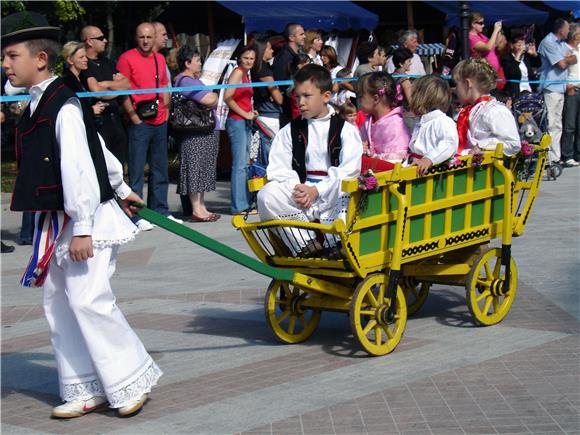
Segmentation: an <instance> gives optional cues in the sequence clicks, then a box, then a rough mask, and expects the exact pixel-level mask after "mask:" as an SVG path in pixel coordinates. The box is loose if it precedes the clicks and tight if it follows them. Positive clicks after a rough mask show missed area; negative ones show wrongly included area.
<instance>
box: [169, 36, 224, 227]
mask: <svg viewBox="0 0 580 435" xmlns="http://www.w3.org/2000/svg"><path fill="white" fill-rule="evenodd" d="M177 63H178V65H179V70H180V71H181V73H180V74H178V75H177V77H175V86H178V87H187V86H203V83H202V82H201V80H199V75H200V73H201V58H200V55H199V53H198V52H197V51H195V50H194V49H193V48H192V47H189V46H187V45H185V46H183V47H181V48H180V49H179V51H178V53H177ZM182 94H183V96H184V97H186V98H189V99H191V100H193V101H195V102H196V103H198V104H201V105H203V106H206V107H215V106H216V104H217V101H218V96H217V94H216V93H214V92H211V91H206V90H203V91H188V92H183V93H182ZM177 141H178V143H179V145H180V146H179V157H180V165H179V184H178V185H177V193H178V194H180V195H189V199H190V201H191V207H192V210H193V213H192V215H191V220H192V221H194V222H215V221H217V220H218V219H219V218H220V217H221V216H220V215H219V214H217V213H212V212H210V211H208V210H207V208H206V207H205V202H204V193H205V192H211V191H212V190H215V188H216V164H217V156H218V149H219V146H218V139H217V136H216V134H215V132H213V131H212V132H210V133H180V134H178V136H177Z"/></svg>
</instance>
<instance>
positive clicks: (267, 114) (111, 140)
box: [3, 12, 580, 244]
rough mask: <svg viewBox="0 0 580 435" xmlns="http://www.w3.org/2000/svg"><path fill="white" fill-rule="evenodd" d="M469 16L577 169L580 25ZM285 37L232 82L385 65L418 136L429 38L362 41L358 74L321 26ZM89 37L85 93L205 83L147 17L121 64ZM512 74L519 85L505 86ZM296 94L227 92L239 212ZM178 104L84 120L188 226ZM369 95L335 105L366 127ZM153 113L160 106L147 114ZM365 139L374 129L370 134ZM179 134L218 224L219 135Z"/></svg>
mask: <svg viewBox="0 0 580 435" xmlns="http://www.w3.org/2000/svg"><path fill="white" fill-rule="evenodd" d="M469 22H470V31H469V41H468V43H469V52H470V56H471V58H472V59H484V60H485V61H486V62H487V63H488V64H489V65H490V66H491V68H492V69H493V70H494V71H495V73H496V74H497V77H498V78H499V79H500V81H499V82H498V85H497V87H496V89H495V90H494V91H493V94H494V96H495V97H496V98H497V99H498V100H500V101H502V102H504V103H506V105H507V106H508V107H510V105H511V104H512V103H513V101H516V100H517V99H519V98H521V97H522V95H525V94H532V93H538V94H541V95H542V96H543V100H544V102H545V105H546V109H547V130H548V132H549V133H550V134H551V136H552V147H551V159H552V161H556V162H560V163H561V164H562V165H563V166H566V167H572V166H578V165H579V163H578V162H579V161H580V132H579V131H578V130H579V129H580V82H579V80H580V71H579V70H580V68H579V67H578V63H577V62H578V58H579V55H580V53H579V42H580V26H579V25H578V24H577V23H569V22H568V21H566V20H564V19H557V20H556V21H555V23H554V25H553V27H552V29H551V32H549V33H548V34H547V35H546V36H545V37H544V38H543V39H542V40H541V42H540V44H539V45H538V47H537V48H536V44H535V42H534V39H533V31H532V32H530V29H529V28H522V29H517V28H513V29H511V31H510V32H509V33H508V34H507V35H506V34H505V32H506V29H505V27H504V26H503V25H502V22H501V21H498V22H496V23H494V24H493V26H492V31H491V34H489V36H487V35H486V31H485V29H486V22H485V17H484V16H483V15H482V14H480V13H477V12H474V13H472V14H471V16H470V21H469ZM532 30H533V29H532ZM283 37H284V39H285V44H284V45H283V46H282V47H281V48H279V49H278V50H277V53H274V46H273V44H272V39H267V38H260V37H258V38H252V39H251V40H250V42H249V44H248V45H246V46H244V47H240V48H239V49H238V50H237V52H236V53H235V58H236V59H237V67H236V68H235V69H234V70H233V72H232V73H231V74H230V75H229V79H228V83H229V84H244V83H250V82H252V81H254V82H258V81H263V82H272V81H278V80H290V79H291V78H292V77H293V76H294V74H296V72H297V71H298V70H299V69H300V68H301V67H303V66H304V65H307V64H317V65H321V66H323V67H324V68H326V69H327V70H328V71H329V72H330V74H331V77H332V78H333V79H335V78H338V79H349V78H361V77H365V75H368V74H369V73H375V72H378V71H382V72H384V73H385V74H387V75H388V77H389V83H391V81H392V87H393V90H394V94H393V95H392V98H389V104H390V105H391V106H392V107H391V106H389V108H388V110H387V112H393V114H396V115H397V116H399V115H400V118H401V119H402V120H403V121H404V123H403V125H404V128H405V131H406V133H405V134H402V133H401V131H400V128H398V129H397V131H398V133H400V134H402V135H403V136H405V137H406V139H407V141H408V139H409V137H410V135H411V133H412V132H413V129H414V126H415V124H416V123H417V121H418V118H417V117H416V115H415V114H413V112H412V110H411V108H412V106H413V101H414V96H413V86H412V83H413V81H414V80H415V79H416V78H417V77H421V76H424V75H425V74H426V69H425V65H424V63H423V61H422V59H421V57H420V56H419V55H418V53H417V47H418V45H419V34H418V33H417V32H416V31H414V30H405V31H402V32H400V36H399V38H398V40H397V45H396V46H395V47H388V48H387V47H382V46H380V45H379V44H378V43H377V42H376V40H372V39H370V40H368V41H363V42H360V43H359V44H358V46H357V47H356V58H357V63H358V66H356V69H355V70H354V73H352V72H351V71H352V70H351V69H350V68H349V67H348V66H347V65H341V64H340V62H339V57H338V54H337V50H336V49H335V47H333V46H332V45H325V44H324V34H323V33H322V32H321V31H319V30H316V29H304V27H303V26H302V25H300V24H298V23H289V24H288V25H287V26H286V29H285V31H284V33H283ZM79 39H80V40H79V41H70V42H68V43H66V44H65V45H64V48H63V52H62V57H63V59H64V62H65V69H64V73H63V79H64V81H65V83H66V84H67V86H69V87H70V88H72V89H73V90H75V91H77V92H83V91H91V92H99V91H116V90H127V89H136V90H138V89H149V88H162V87H166V86H172V85H175V86H194V85H201V84H202V82H201V81H200V80H199V76H200V72H201V69H202V61H203V59H201V57H200V55H199V53H197V52H196V51H195V50H193V49H192V48H191V47H189V46H187V45H185V46H182V47H180V48H179V49H178V50H175V51H174V53H173V56H174V58H172V64H174V65H175V66H176V67H177V69H178V71H177V72H178V74H177V75H176V76H175V77H172V76H171V71H170V69H169V68H168V61H167V60H166V57H165V56H164V55H163V54H162V53H163V52H164V51H165V50H164V49H165V47H166V44H167V40H168V37H167V31H166V29H165V26H164V25H163V24H162V23H158V22H156V23H141V24H139V25H138V26H137V28H136V30H135V48H133V49H130V50H128V51H126V52H124V53H122V54H121V56H120V57H119V59H118V61H117V62H113V61H112V60H110V59H108V58H107V57H105V55H104V52H105V48H106V46H107V43H108V41H107V39H106V37H105V34H104V33H103V31H102V30H101V29H100V28H99V27H96V26H86V27H84V28H83V29H82V31H81V33H80V35H79ZM451 39H452V38H449V39H448V40H451ZM276 48H278V47H276ZM443 65H444V66H446V67H449V68H448V70H449V71H450V69H451V68H452V67H453V65H449V64H445V62H443ZM391 74H393V76H391ZM504 78H505V79H507V80H508V81H507V82H505V81H502V79H504ZM538 78H539V79H540V80H544V81H547V82H543V83H540V85H539V86H538V85H536V84H534V83H528V82H527V81H528V80H532V81H533V80H536V79H538ZM385 80H386V79H385ZM509 80H514V82H510V81H509ZM563 80H564V81H565V80H569V81H570V82H568V83H565V82H563ZM364 83H367V85H366V86H367V88H366V89H369V86H370V87H371V88H372V86H371V85H369V84H368V81H366V82H364ZM3 85H4V83H3ZM389 87H390V86H389ZM360 89H361V87H360V86H359V87H358V90H359V91H360ZM293 95H294V89H293V87H288V86H266V87H257V88H253V87H250V86H247V87H237V88H228V89H227V90H226V91H225V93H224V102H225V104H227V106H228V108H229V114H228V117H227V122H226V131H227V136H228V138H229V143H230V146H231V155H232V170H231V212H232V213H234V214H235V213H253V212H254V211H255V209H254V198H253V196H252V195H251V194H250V192H249V191H248V188H247V179H248V174H249V171H250V165H251V162H252V160H251V146H252V140H253V137H254V136H255V134H256V132H258V135H259V137H260V142H261V144H262V145H261V146H260V150H261V156H259V157H260V158H261V159H262V160H263V163H264V164H267V161H268V152H269V149H270V143H271V140H272V137H273V136H274V135H275V134H276V133H277V132H278V131H279V130H280V128H281V127H283V126H284V125H285V124H287V123H288V122H290V121H291V120H292V119H293V118H296V117H297V116H300V110H299V107H297V105H296V102H295V99H294V97H293ZM183 96H184V97H185V98H187V99H190V100H193V101H195V102H196V103H197V104H199V105H201V106H205V107H206V108H215V107H216V105H217V103H218V95H217V93H216V92H214V91H211V90H205V91H194V92H185V93H184V94H183ZM170 99H171V94H170V93H168V92H163V93H157V94H133V95H131V96H129V97H123V96H121V97H118V96H109V97H98V98H83V99H82V100H81V101H82V103H83V110H84V112H85V116H92V117H94V119H95V122H96V126H97V128H98V131H99V133H100V134H101V136H102V137H103V139H104V141H105V144H106V146H107V147H108V148H109V149H110V150H111V152H112V153H113V154H114V155H115V156H116V157H117V158H118V159H119V160H120V161H121V162H122V163H126V164H127V168H128V178H129V185H130V187H131V189H132V190H133V191H135V192H136V193H137V194H139V195H140V196H142V195H143V186H144V182H145V165H146V164H148V167H149V172H148V183H149V185H148V187H149V188H148V194H147V205H148V207H150V208H152V209H153V210H155V211H157V212H159V213H161V214H163V215H165V216H167V217H169V218H170V219H173V220H175V221H177V222H182V221H181V220H180V219H178V218H176V217H174V216H173V215H172V214H171V213H170V210H169V206H168V186H169V175H168V117H169V113H170ZM362 100H364V98H363V95H362V94H361V93H360V92H358V93H357V86H356V82H355V80H354V79H353V80H352V81H348V80H340V81H337V82H335V83H334V84H333V89H332V96H331V99H330V102H331V104H333V105H334V106H335V108H336V110H337V111H339V112H340V113H341V114H342V115H343V116H344V117H345V119H347V120H348V121H349V122H353V123H355V124H356V125H357V126H358V127H361V128H363V132H364V131H365V130H364V128H365V127H363V123H364V121H365V119H367V118H366V117H365V114H363V113H362V112H363V111H362V110H361V109H363V108H364V107H363V106H364V103H363V102H362ZM369 104H370V103H369ZM151 108H155V110H154V111H153V112H151V111H150V110H149V112H148V109H151ZM150 112H151V113H150ZM451 114H452V113H451ZM379 118H380V116H379ZM367 121H368V120H367ZM376 121H378V120H376ZM382 122H384V121H382ZM257 126H258V127H257ZM391 133H394V132H391ZM364 134H367V135H368V134H370V130H368V131H366V133H364ZM175 139H176V143H177V145H178V148H179V160H180V171H179V181H178V186H177V193H179V194H180V195H181V196H182V199H183V198H185V202H186V204H185V203H184V206H183V208H184V212H185V213H186V214H187V218H189V219H190V220H193V221H195V222H213V221H216V220H218V219H219V218H220V215H219V214H217V213H213V212H211V211H209V210H207V208H206V206H205V203H204V193H206V192H209V191H212V190H215V188H216V162H217V158H218V148H219V146H218V143H219V132H214V133H203V134H197V133H196V134H184V133H181V134H175ZM377 141H378V139H377ZM135 223H136V225H137V226H139V228H140V229H141V230H150V229H152V228H153V226H152V225H151V224H150V223H148V222H146V221H144V220H135ZM29 225H30V217H27V222H26V223H25V222H24V220H23V227H24V226H29ZM23 234H25V235H21V238H22V243H23V244H29V243H30V242H31V240H30V236H29V235H28V234H30V233H23Z"/></svg>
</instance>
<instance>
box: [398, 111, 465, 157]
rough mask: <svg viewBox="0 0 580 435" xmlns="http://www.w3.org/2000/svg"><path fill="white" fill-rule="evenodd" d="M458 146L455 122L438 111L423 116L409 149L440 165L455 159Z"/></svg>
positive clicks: (414, 130)
mask: <svg viewBox="0 0 580 435" xmlns="http://www.w3.org/2000/svg"><path fill="white" fill-rule="evenodd" d="M458 145H459V136H458V134H457V125H456V124H455V121H453V120H452V119H451V118H449V117H448V116H447V115H445V113H443V112H442V111H441V110H438V109H437V110H433V111H431V112H429V113H426V114H424V115H423V116H421V119H420V120H419V122H418V123H417V124H416V125H415V128H414V129H413V135H412V136H411V142H410V143H409V149H410V150H411V152H412V153H415V154H419V155H421V156H423V157H427V158H428V159H429V160H431V161H432V162H433V165H438V164H440V163H443V162H444V161H445V160H448V159H450V158H451V157H453V156H454V155H455V153H456V152H457V147H458Z"/></svg>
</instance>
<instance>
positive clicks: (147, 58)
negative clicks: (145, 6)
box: [117, 23, 179, 231]
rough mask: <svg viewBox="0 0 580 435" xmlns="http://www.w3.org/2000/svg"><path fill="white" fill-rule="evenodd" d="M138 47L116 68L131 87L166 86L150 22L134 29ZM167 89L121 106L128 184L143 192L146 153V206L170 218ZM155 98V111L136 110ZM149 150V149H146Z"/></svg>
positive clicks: (144, 227)
mask: <svg viewBox="0 0 580 435" xmlns="http://www.w3.org/2000/svg"><path fill="white" fill-rule="evenodd" d="M135 39H136V42H137V47H136V48H133V49H131V50H129V51H126V52H125V53H123V54H122V55H121V56H120V57H119V61H118V62H117V70H118V71H119V72H120V73H121V74H123V75H124V76H125V77H127V78H128V79H129V83H130V84H131V89H152V88H165V87H167V85H168V83H169V79H168V77H167V67H166V63H165V58H164V57H163V56H162V55H161V54H159V53H157V52H155V51H154V50H153V48H154V41H155V28H154V26H153V25H152V24H151V23H141V24H139V25H138V26H137V29H136V32H135ZM169 99H170V96H169V93H167V92H164V93H157V94H135V95H131V96H130V98H126V99H125V100H124V102H123V106H124V108H125V111H126V113H127V115H128V116H129V120H130V125H129V129H128V136H129V147H128V148H129V149H128V159H127V160H128V164H129V186H130V187H131V189H133V191H134V192H138V193H139V195H140V196H141V197H142V196H143V184H144V168H145V162H146V161H147V156H148V155H149V161H148V163H149V189H148V193H147V206H148V207H149V208H151V209H153V210H155V211H157V212H158V213H161V214H163V215H165V216H167V217H169V218H170V219H173V220H175V221H179V220H178V219H175V218H174V217H173V216H172V215H171V214H170V213H169V207H168V205H167V189H168V185H169V175H168V170H167V169H168V162H167V118H168V115H169V110H168V107H169ZM148 101H156V102H157V114H156V115H153V116H151V117H148V116H144V114H143V113H142V112H141V113H140V111H139V103H143V102H148ZM149 150H150V151H149ZM136 224H137V226H138V227H139V228H140V229H141V230H143V231H147V230H151V229H153V226H152V225H151V224H150V223H149V222H147V221H145V220H142V219H141V220H138V221H137V222H136Z"/></svg>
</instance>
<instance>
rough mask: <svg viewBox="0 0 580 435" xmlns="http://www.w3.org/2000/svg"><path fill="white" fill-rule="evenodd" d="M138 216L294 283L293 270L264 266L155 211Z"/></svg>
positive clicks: (273, 276) (262, 271) (233, 258)
mask: <svg viewBox="0 0 580 435" xmlns="http://www.w3.org/2000/svg"><path fill="white" fill-rule="evenodd" d="M137 214H138V215H139V216H141V217H142V218H143V219H146V220H148V221H149V222H151V223H153V224H155V225H158V226H159V227H161V228H163V229H165V230H167V231H169V232H171V233H173V234H175V235H177V236H180V237H183V238H184V239H187V240H189V241H190V242H193V243H195V244H196V245H199V246H202V247H204V248H206V249H209V250H210V251H212V252H215V253H216V254H218V255H221V256H222V257H225V258H227V259H229V260H232V261H233V262H235V263H238V264H240V265H242V266H244V267H247V268H248V269H251V270H253V271H254V272H257V273H260V274H262V275H266V276H269V277H270V278H273V279H278V280H282V281H292V279H293V277H294V271H293V270H289V269H278V268H275V267H272V266H269V265H268V264H264V263H262V262H261V261H259V260H256V259H255V258H252V257H250V256H248V255H246V254H244V253H242V252H239V251H236V250H235V249H233V248H230V247H229V246H227V245H224V244H223V243H220V242H218V241H217V240H214V239H212V238H210V237H207V236H206V235H204V234H201V233H199V232H197V231H195V230H193V229H191V228H189V227H187V226H185V225H182V224H178V223H177V222H173V221H172V220H169V219H167V218H166V217H165V216H163V215H161V214H159V213H157V212H155V211H153V210H150V209H148V208H143V209H141V210H140V211H139V212H138V213H137Z"/></svg>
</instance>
